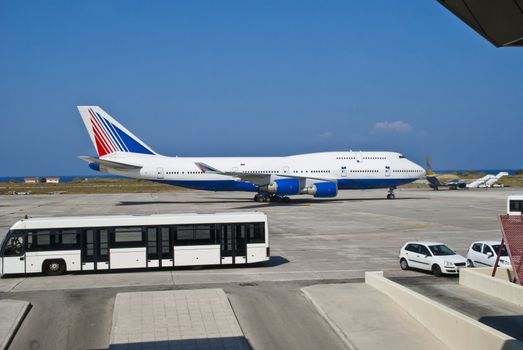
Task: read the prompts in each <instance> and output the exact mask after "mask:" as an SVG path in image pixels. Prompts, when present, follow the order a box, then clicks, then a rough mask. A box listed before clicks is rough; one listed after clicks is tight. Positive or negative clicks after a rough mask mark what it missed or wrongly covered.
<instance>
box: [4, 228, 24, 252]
mask: <svg viewBox="0 0 523 350" xmlns="http://www.w3.org/2000/svg"><path fill="white" fill-rule="evenodd" d="M5 237H6V238H5V239H4V244H3V251H2V255H3V256H18V255H23V254H24V237H23V236H22V235H16V232H13V231H9V232H8V233H7V235H6V236H5Z"/></svg>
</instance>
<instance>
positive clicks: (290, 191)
mask: <svg viewBox="0 0 523 350" xmlns="http://www.w3.org/2000/svg"><path fill="white" fill-rule="evenodd" d="M267 192H269V193H270V194H275V195H277V196H292V195H294V194H299V193H300V180H298V179H280V180H274V182H273V183H271V184H270V185H269V186H267Z"/></svg>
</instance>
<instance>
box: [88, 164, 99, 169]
mask: <svg viewBox="0 0 523 350" xmlns="http://www.w3.org/2000/svg"><path fill="white" fill-rule="evenodd" d="M89 168H91V169H93V170H94V171H100V164H98V163H89Z"/></svg>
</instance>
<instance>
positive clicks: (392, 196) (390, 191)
mask: <svg viewBox="0 0 523 350" xmlns="http://www.w3.org/2000/svg"><path fill="white" fill-rule="evenodd" d="M395 189H396V187H391V188H389V194H388V195H387V199H396V195H395V194H394V190H395Z"/></svg>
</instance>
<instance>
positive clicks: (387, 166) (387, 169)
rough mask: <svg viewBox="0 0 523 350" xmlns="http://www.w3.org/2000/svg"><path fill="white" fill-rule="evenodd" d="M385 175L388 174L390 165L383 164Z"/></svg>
mask: <svg viewBox="0 0 523 350" xmlns="http://www.w3.org/2000/svg"><path fill="white" fill-rule="evenodd" d="M385 176H390V165H385Z"/></svg>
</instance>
